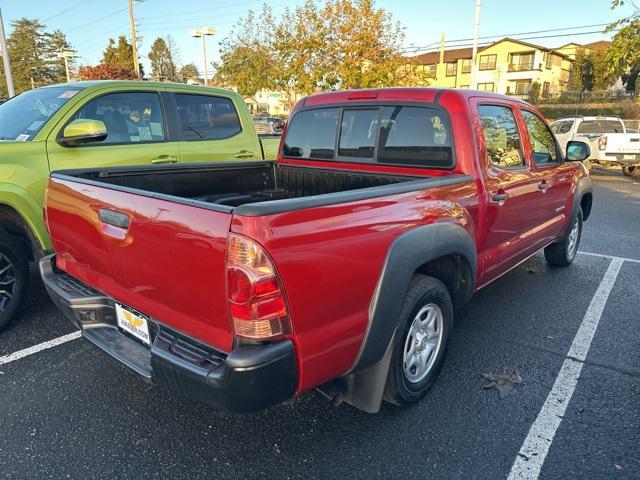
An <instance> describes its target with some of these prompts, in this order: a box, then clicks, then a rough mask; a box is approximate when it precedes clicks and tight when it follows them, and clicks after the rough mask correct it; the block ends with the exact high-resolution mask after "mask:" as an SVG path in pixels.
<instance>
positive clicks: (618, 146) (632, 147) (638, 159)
mask: <svg viewBox="0 0 640 480" xmlns="http://www.w3.org/2000/svg"><path fill="white" fill-rule="evenodd" d="M551 130H552V131H553V133H555V135H556V138H557V139H558V142H559V143H560V147H561V148H562V150H563V152H564V150H565V147H566V145H567V142H568V141H570V140H580V141H582V142H586V143H588V144H589V146H590V147H591V157H589V160H590V161H591V162H594V163H599V164H601V165H604V166H611V165H620V166H621V167H622V173H624V174H625V175H626V176H628V177H631V176H640V134H639V133H629V132H627V130H626V129H625V127H624V123H623V122H622V120H620V119H619V118H618V117H567V118H561V119H559V120H556V121H555V122H553V123H552V124H551Z"/></svg>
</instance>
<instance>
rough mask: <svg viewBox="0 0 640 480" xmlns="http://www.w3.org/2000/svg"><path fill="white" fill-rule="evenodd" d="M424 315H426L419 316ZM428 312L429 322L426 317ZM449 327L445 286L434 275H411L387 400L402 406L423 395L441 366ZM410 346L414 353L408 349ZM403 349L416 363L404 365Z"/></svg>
mask: <svg viewBox="0 0 640 480" xmlns="http://www.w3.org/2000/svg"><path fill="white" fill-rule="evenodd" d="M425 316H426V319H425V320H422V318H423V317H425ZM430 316H432V321H431V322H429V321H428V320H429V317H430ZM416 327H419V329H416ZM452 331H453V306H452V304H451V296H450V295H449V291H448V290H447V287H446V286H445V285H444V284H443V283H442V282H441V281H440V280H438V279H436V278H433V277H428V276H425V275H416V276H414V278H413V280H412V282H411V285H410V287H409V291H408V292H407V294H406V296H405V298H404V303H403V305H402V312H401V314H400V319H399V323H398V329H397V334H396V336H395V337H394V345H393V352H392V357H391V364H390V365H389V373H388V375H387V382H386V385H385V392H384V399H385V400H386V401H387V402H390V403H393V404H395V405H398V406H404V405H410V404H412V403H416V402H417V401H419V400H420V399H421V398H422V397H424V395H425V394H426V393H427V391H428V390H429V388H431V386H432V385H433V383H434V382H435V379H436V377H437V376H438V373H439V372H440V369H441V368H442V362H443V361H444V357H445V355H446V352H447V347H448V345H449V337H450V335H451V332H452ZM425 333H426V335H425ZM418 336H419V337H420V338H418ZM417 342H419V347H418V346H417V345H416V343H417ZM430 346H431V349H430V348H429V347H430ZM417 347H418V350H417V351H416V348H417ZM412 348H413V350H414V352H415V353H413V355H411V354H410V353H409V351H410V349H412ZM429 350H430V352H429ZM405 353H406V354H407V356H408V357H410V358H412V359H414V360H415V362H416V364H409V365H407V363H406V362H405ZM418 368H421V370H418Z"/></svg>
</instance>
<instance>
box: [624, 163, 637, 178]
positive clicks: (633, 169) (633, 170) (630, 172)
mask: <svg viewBox="0 0 640 480" xmlns="http://www.w3.org/2000/svg"><path fill="white" fill-rule="evenodd" d="M622 173H623V174H624V175H625V176H626V177H640V165H634V166H631V165H623V166H622Z"/></svg>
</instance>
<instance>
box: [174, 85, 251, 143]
mask: <svg viewBox="0 0 640 480" xmlns="http://www.w3.org/2000/svg"><path fill="white" fill-rule="evenodd" d="M175 99H176V106H177V107H178V116H179V118H180V127H181V138H182V140H222V139H224V138H229V137H233V136H234V135H237V134H238V133H240V132H241V131H242V127H241V126H240V119H239V118H238V112H237V111H236V107H235V106H234V105H233V102H232V101H231V100H230V99H228V98H224V97H215V96H212V95H189V94H176V95H175Z"/></svg>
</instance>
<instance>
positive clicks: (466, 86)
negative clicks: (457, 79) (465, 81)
mask: <svg viewBox="0 0 640 480" xmlns="http://www.w3.org/2000/svg"><path fill="white" fill-rule="evenodd" d="M460 88H469V85H460Z"/></svg>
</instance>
